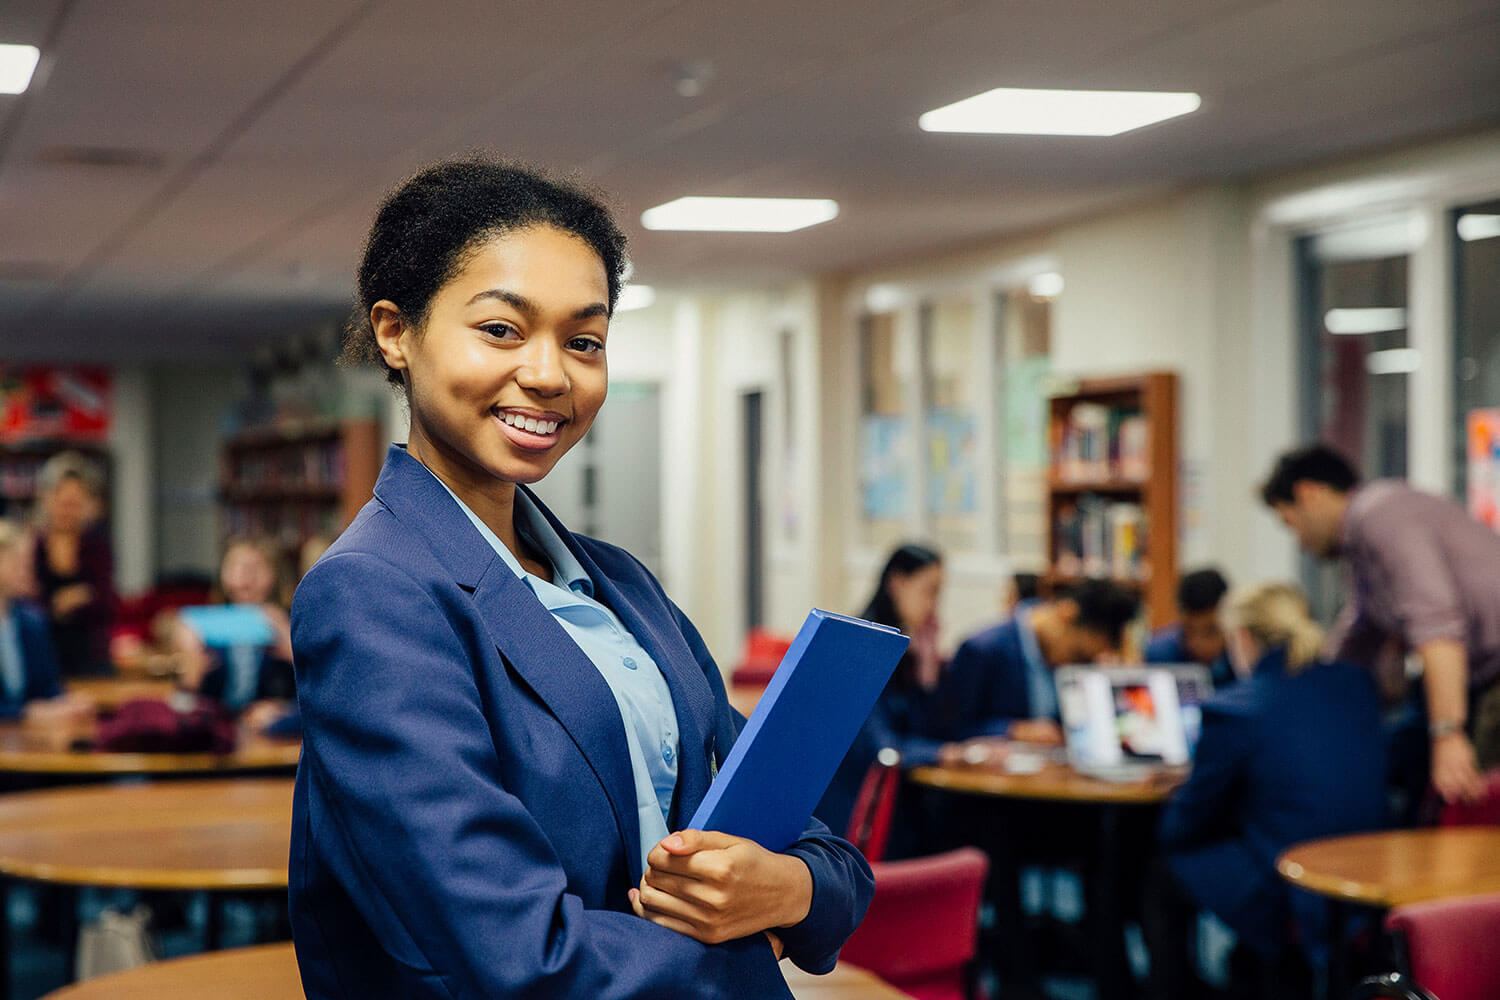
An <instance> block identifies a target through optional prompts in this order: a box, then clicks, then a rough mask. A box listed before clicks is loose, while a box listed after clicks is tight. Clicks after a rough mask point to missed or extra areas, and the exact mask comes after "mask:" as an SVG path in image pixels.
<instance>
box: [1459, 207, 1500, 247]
mask: <svg viewBox="0 0 1500 1000" xmlns="http://www.w3.org/2000/svg"><path fill="white" fill-rule="evenodd" d="M1496 236H1500V215H1474V214H1472V213H1470V214H1469V215H1460V216H1459V217H1458V238H1459V239H1461V240H1463V241H1464V242H1465V243H1473V242H1474V241H1475V240H1492V239H1494V238H1495V237H1496Z"/></svg>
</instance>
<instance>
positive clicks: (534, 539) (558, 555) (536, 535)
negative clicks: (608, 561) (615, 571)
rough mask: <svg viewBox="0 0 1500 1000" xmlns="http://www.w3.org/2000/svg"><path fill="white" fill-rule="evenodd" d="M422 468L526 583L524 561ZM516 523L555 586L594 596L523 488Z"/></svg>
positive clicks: (585, 576)
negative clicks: (544, 560) (548, 565)
mask: <svg viewBox="0 0 1500 1000" xmlns="http://www.w3.org/2000/svg"><path fill="white" fill-rule="evenodd" d="M418 464H419V465H420V464H421V463H418ZM422 468H423V469H426V470H427V474H428V475H429V476H432V478H433V479H436V480H437V481H438V484H439V485H440V486H442V487H443V489H445V490H447V491H448V495H449V496H450V497H452V498H453V502H454V503H456V504H458V509H459V510H461V511H463V512H464V516H466V517H467V518H468V519H469V521H470V522H471V523H472V524H473V525H474V527H475V528H476V529H478V531H479V534H480V535H482V536H483V537H484V540H485V541H486V542H488V543H489V545H490V548H492V549H494V550H495V553H496V554H497V555H499V556H500V558H501V559H503V560H505V565H506V566H508V567H510V571H511V572H512V573H514V574H516V576H518V577H519V578H520V579H522V580H523V581H524V580H526V578H527V576H528V574H527V572H526V568H525V567H524V566H522V565H521V561H520V560H519V559H517V558H516V557H515V554H514V553H513V552H511V551H510V549H508V548H506V546H505V543H504V542H502V541H501V540H500V537H499V536H498V535H496V534H495V533H494V532H493V531H491V530H490V526H489V525H487V524H485V523H484V521H482V520H480V517H479V515H478V514H476V513H474V512H473V511H472V510H470V509H469V505H468V504H466V503H464V502H463V501H462V500H460V499H459V498H458V494H457V493H454V492H453V490H451V489H449V487H448V484H447V483H445V482H443V481H442V480H441V479H439V478H438V476H437V474H436V473H434V472H433V471H432V470H431V469H428V468H427V466H425V465H423V466H422ZM515 519H516V533H517V534H518V535H520V536H521V537H522V538H524V539H525V540H526V541H527V542H528V543H529V544H530V545H531V546H533V547H534V548H536V549H537V550H538V551H540V552H541V553H542V554H543V555H544V556H546V557H547V561H548V562H549V563H551V564H552V580H551V582H552V583H553V584H555V585H556V586H558V587H561V588H562V589H564V590H571V591H574V592H575V593H582V594H584V595H585V596H588V597H592V596H594V581H592V580H590V579H589V575H588V573H586V572H584V569H583V566H582V565H581V564H580V563H579V562H578V559H577V557H575V556H574V555H573V553H572V551H571V550H569V548H568V546H567V543H566V542H564V541H563V540H562V538H561V537H560V536H559V535H558V533H557V530H556V529H555V528H553V527H552V524H551V522H549V521H548V520H547V518H546V516H545V515H544V514H542V512H541V510H540V508H538V507H537V505H536V502H535V501H534V500H532V498H531V495H530V494H528V493H527V492H526V491H525V490H523V489H520V488H517V489H516V499H515Z"/></svg>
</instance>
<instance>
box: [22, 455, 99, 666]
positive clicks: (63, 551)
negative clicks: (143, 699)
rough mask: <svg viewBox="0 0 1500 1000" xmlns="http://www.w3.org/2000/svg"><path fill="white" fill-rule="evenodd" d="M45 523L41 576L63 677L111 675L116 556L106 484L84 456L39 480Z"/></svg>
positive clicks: (50, 463) (59, 460)
mask: <svg viewBox="0 0 1500 1000" xmlns="http://www.w3.org/2000/svg"><path fill="white" fill-rule="evenodd" d="M37 493H38V498H39V501H40V505H39V506H40V519H39V524H38V529H39V530H38V534H37V540H36V551H35V556H34V572H35V576H36V583H37V587H38V589H39V591H40V594H41V599H42V604H43V606H44V607H45V608H46V611H47V618H48V622H49V624H50V626H51V631H52V644H53V647H54V648H55V649H56V650H57V659H58V664H59V666H60V667H61V668H62V672H63V676H65V677H77V676H82V675H89V674H108V673H111V672H112V671H113V667H112V666H111V664H110V659H109V630H110V626H111V625H112V624H113V621H114V606H115V592H114V552H113V550H112V549H111V547H110V543H109V535H108V533H107V532H106V531H105V528H104V526H103V525H102V524H101V523H100V521H99V517H100V515H101V514H102V513H103V504H104V479H103V477H102V476H101V475H100V474H99V471H98V469H96V468H95V467H94V465H93V463H92V462H90V461H89V460H88V459H86V458H84V457H83V456H82V455H80V454H78V453H77V452H71V451H65V452H60V453H59V454H56V455H53V456H52V457H51V458H49V459H48V460H47V461H46V463H45V464H44V465H43V466H42V468H41V471H40V472H39V473H38V475H37Z"/></svg>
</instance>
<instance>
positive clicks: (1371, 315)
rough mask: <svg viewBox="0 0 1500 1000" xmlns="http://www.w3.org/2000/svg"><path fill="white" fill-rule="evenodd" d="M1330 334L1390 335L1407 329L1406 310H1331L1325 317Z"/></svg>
mask: <svg viewBox="0 0 1500 1000" xmlns="http://www.w3.org/2000/svg"><path fill="white" fill-rule="evenodd" d="M1323 325H1324V326H1326V327H1327V328H1328V332H1329V333H1338V334H1362V333H1388V332H1390V331H1392V330H1405V329H1406V310H1405V309H1400V308H1396V309H1330V310H1328V312H1327V314H1326V315H1324V317H1323Z"/></svg>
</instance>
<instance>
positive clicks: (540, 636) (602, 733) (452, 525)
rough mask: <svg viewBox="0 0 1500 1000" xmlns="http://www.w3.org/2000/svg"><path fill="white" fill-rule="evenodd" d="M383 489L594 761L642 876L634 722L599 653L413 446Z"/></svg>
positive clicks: (635, 877)
mask: <svg viewBox="0 0 1500 1000" xmlns="http://www.w3.org/2000/svg"><path fill="white" fill-rule="evenodd" d="M375 495H376V496H377V497H379V498H380V500H381V502H382V503H384V504H385V505H386V507H388V508H389V509H390V510H391V512H392V513H393V514H395V515H396V517H397V518H398V519H399V520H400V521H401V522H402V523H403V524H405V525H407V526H409V527H410V528H412V529H413V531H414V532H416V533H417V534H419V535H420V536H421V538H422V540H423V541H425V542H426V543H427V544H428V545H429V546H430V547H431V549H432V551H433V553H434V554H435V555H436V556H437V558H438V560H439V561H440V562H441V563H442V564H443V565H444V566H445V567H447V568H448V570H449V571H450V572H452V574H453V578H454V580H455V582H457V583H458V585H459V586H461V587H463V588H464V589H465V590H467V591H470V593H471V594H472V597H473V600H474V605H475V608H476V609H477V610H478V612H479V620H480V622H481V623H482V624H483V625H484V628H485V630H486V632H487V633H488V635H489V637H490V641H491V642H492V643H493V644H494V646H495V647H496V648H497V649H499V650H500V652H501V653H502V654H503V655H504V657H505V659H506V661H507V662H508V663H509V664H510V665H511V667H512V669H514V670H515V672H516V673H517V674H518V675H520V677H521V679H522V680H523V681H524V682H525V683H526V685H527V686H528V687H530V688H531V690H532V691H533V692H535V693H536V695H537V697H538V698H540V699H541V700H542V702H543V703H545V704H546V706H547V709H548V710H549V711H550V712H551V713H552V715H553V716H554V717H555V718H556V719H557V721H558V722H559V723H560V724H561V725H562V727H563V729H565V730H566V731H567V733H568V736H569V737H570V738H571V739H572V740H573V742H574V744H575V745H576V746H577V747H578V750H579V752H580V753H582V754H583V756H584V759H585V760H587V761H588V764H589V767H590V768H591V769H592V770H593V772H594V775H595V776H596V777H597V778H598V779H599V783H600V785H602V786H603V787H604V793H605V794H606V795H607V796H608V797H609V804H610V808H611V809H612V810H613V812H614V816H615V824H616V826H618V827H619V830H620V839H621V842H622V843H623V844H624V847H625V858H626V861H627V863H628V865H629V870H630V871H631V873H632V879H631V881H632V884H634V883H635V882H639V881H640V878H641V875H642V871H641V847H640V840H641V833H640V820H639V817H638V815H637V813H636V801H635V777H634V775H633V774H632V772H631V770H630V752H629V749H628V748H627V745H626V742H625V724H624V722H623V720H622V719H621V718H620V711H619V707H618V703H617V702H616V701H615V698H614V694H613V693H612V692H611V691H610V689H609V685H608V684H607V683H606V682H605V680H604V678H603V676H601V675H600V673H599V671H598V669H597V668H596V667H595V666H594V664H593V661H591V660H590V659H589V658H588V657H587V656H585V655H584V653H583V651H582V650H581V649H579V648H578V645H577V644H576V643H575V642H573V640H572V639H571V638H570V637H569V636H568V634H567V632H565V631H563V627H562V626H561V625H559V624H558V623H557V620H556V619H555V618H553V617H552V614H551V613H550V612H549V611H547V609H546V608H544V607H542V604H541V602H540V601H539V600H537V598H536V595H535V594H533V593H532V592H531V588H530V587H528V586H526V584H525V583H523V582H522V581H521V580H520V579H519V578H518V577H517V576H516V575H515V573H513V572H512V571H511V569H510V567H509V566H507V565H506V564H505V560H503V559H501V558H500V556H499V555H498V554H496V553H495V551H494V550H493V549H492V548H490V545H489V543H488V542H486V541H485V540H484V537H483V536H481V535H480V534H479V532H478V530H477V529H476V528H475V527H474V525H473V524H472V523H470V521H469V519H468V517H467V516H465V515H464V512H463V511H462V510H460V509H459V507H458V505H457V504H455V503H454V502H453V498H452V497H451V496H449V495H448V491H447V490H446V489H444V488H443V485H442V484H441V483H439V482H438V481H437V479H436V478H435V477H434V476H433V475H432V473H430V472H429V471H428V470H427V469H426V468H424V467H423V466H422V464H421V463H420V462H418V461H417V460H416V459H415V458H412V457H411V455H409V454H407V452H406V449H404V448H401V447H399V446H396V445H392V446H391V448H390V451H389V452H388V453H387V455H386V462H385V467H384V468H383V469H382V470H381V473H380V480H379V482H377V483H376V486H375ZM564 537H565V538H566V537H568V536H567V535H566V533H564ZM586 565H587V564H586Z"/></svg>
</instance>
